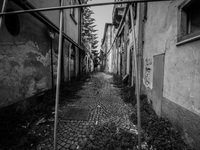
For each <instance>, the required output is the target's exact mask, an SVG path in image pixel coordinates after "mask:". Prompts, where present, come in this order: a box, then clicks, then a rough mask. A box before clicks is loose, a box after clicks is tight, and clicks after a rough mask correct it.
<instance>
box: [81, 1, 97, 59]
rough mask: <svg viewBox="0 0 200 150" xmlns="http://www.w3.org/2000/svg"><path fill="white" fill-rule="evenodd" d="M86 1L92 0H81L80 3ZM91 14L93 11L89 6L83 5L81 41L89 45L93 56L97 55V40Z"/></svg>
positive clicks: (85, 2)
mask: <svg viewBox="0 0 200 150" xmlns="http://www.w3.org/2000/svg"><path fill="white" fill-rule="evenodd" d="M88 1H92V0H82V3H84V4H87V3H88ZM92 14H94V12H93V11H92V10H91V8H90V7H83V20H82V41H83V43H84V44H89V45H91V49H92V51H91V52H92V53H93V54H94V56H95V57H96V56H98V50H97V47H98V42H99V41H98V40H97V38H98V37H97V34H96V31H98V30H96V29H95V27H96V24H95V19H94V18H92V16H91V15H92Z"/></svg>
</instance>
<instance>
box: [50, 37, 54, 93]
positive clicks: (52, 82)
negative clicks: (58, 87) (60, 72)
mask: <svg viewBox="0 0 200 150" xmlns="http://www.w3.org/2000/svg"><path fill="white" fill-rule="evenodd" d="M52 45H53V44H52V38H51V37H50V47H51V84H52V94H54V81H53V79H54V78H53V46H52Z"/></svg>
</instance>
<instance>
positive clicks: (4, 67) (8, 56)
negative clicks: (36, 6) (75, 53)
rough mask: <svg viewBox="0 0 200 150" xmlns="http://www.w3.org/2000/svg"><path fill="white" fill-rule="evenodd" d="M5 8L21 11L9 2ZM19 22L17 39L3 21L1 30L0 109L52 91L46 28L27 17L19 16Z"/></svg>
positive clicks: (48, 42) (48, 41)
mask: <svg viewBox="0 0 200 150" xmlns="http://www.w3.org/2000/svg"><path fill="white" fill-rule="evenodd" d="M8 8H13V9H15V10H17V9H20V8H18V7H17V6H16V5H15V4H14V3H12V2H10V3H9V4H8ZM19 20H20V32H19V35H17V36H12V35H11V34H10V33H9V32H8V31H7V29H6V27H5V24H4V22H3V24H2V28H1V29H0V35H1V36H0V95H1V98H0V107H2V106H6V105H9V104H12V103H14V102H16V101H18V100H21V99H24V98H28V97H30V96H33V95H34V94H36V93H38V92H41V91H44V90H47V89H50V88H51V73H50V72H51V66H50V60H51V53H50V39H49V36H48V32H47V27H46V26H45V25H44V24H42V23H41V22H39V21H38V20H36V19H35V18H33V17H32V16H31V15H29V14H23V15H22V14H21V15H19ZM2 35H4V36H2ZM54 61H56V54H55V55H54Z"/></svg>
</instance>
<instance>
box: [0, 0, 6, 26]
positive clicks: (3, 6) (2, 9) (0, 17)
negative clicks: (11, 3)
mask: <svg viewBox="0 0 200 150" xmlns="http://www.w3.org/2000/svg"><path fill="white" fill-rule="evenodd" d="M6 4H7V0H3V5H2V8H1V13H3V12H4V11H5V9H6ZM2 20H3V16H0V28H1V25H2Z"/></svg>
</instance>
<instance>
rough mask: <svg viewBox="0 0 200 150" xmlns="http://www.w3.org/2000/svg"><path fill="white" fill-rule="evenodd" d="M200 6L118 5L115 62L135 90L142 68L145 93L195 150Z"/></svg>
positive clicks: (186, 2)
mask: <svg viewBox="0 0 200 150" xmlns="http://www.w3.org/2000/svg"><path fill="white" fill-rule="evenodd" d="M198 6H199V1H198V0H176V1H169V2H149V3H141V4H139V3H138V4H133V5H130V6H129V5H126V7H124V6H121V8H119V7H120V6H115V7H114V10H113V14H114V15H113V24H114V25H115V28H116V30H117V31H116V40H115V43H114V44H113V43H112V44H113V45H114V46H113V55H114V56H113V57H112V59H111V60H112V61H113V65H114V66H115V67H114V68H115V69H114V71H113V72H117V74H119V75H121V76H122V77H123V78H124V79H125V78H128V81H129V82H128V83H129V84H130V85H134V84H135V63H137V67H138V75H139V83H140V89H141V92H142V93H146V94H147V96H148V99H149V101H151V103H152V107H153V108H154V110H155V112H156V113H157V115H158V116H160V117H165V118H168V119H169V120H170V121H171V122H172V123H173V124H174V125H175V126H176V127H177V129H179V130H180V131H181V132H182V133H183V135H184V137H185V140H186V142H187V143H188V144H189V145H190V146H192V147H194V148H195V149H199V148H200V144H199V141H200V134H199V133H200V132H199V131H200V94H199V93H200V92H199V89H200V71H199V70H200V65H199V62H200V51H199V48H200V44H199V37H200V36H199V35H200V21H199V20H200V11H199V8H198ZM130 7H132V9H130ZM120 10H123V13H121V14H122V15H121V16H120V13H118V11H120ZM131 13H132V14H131ZM131 16H132V17H131ZM134 50H135V51H136V57H137V62H136V60H135V55H134ZM107 58H108V57H107ZM108 59H109V58H108ZM113 59H114V60H113ZM116 68H117V70H116Z"/></svg>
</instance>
